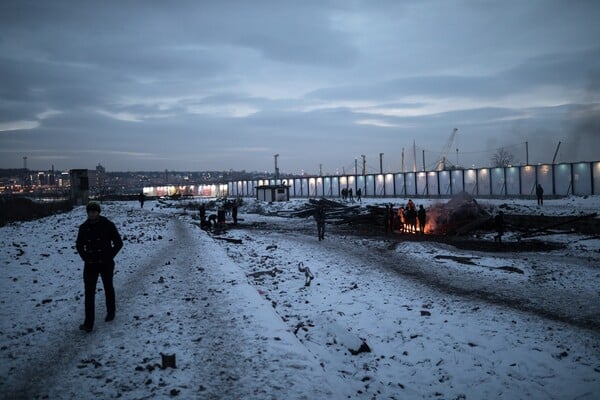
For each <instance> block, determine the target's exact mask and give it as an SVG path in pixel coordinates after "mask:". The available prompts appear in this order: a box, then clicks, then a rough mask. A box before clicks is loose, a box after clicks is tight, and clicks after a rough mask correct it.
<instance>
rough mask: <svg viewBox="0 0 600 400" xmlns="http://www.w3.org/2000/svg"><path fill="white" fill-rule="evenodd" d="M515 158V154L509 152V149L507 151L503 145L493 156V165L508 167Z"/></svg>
mask: <svg viewBox="0 0 600 400" xmlns="http://www.w3.org/2000/svg"><path fill="white" fill-rule="evenodd" d="M514 160H515V156H514V155H513V154H511V153H509V152H508V151H506V149H504V147H501V148H499V149H498V151H496V153H494V155H493V156H492V166H493V167H508V166H509V165H512V163H513V162H514Z"/></svg>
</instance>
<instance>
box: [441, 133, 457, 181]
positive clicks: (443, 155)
mask: <svg viewBox="0 0 600 400" xmlns="http://www.w3.org/2000/svg"><path fill="white" fill-rule="evenodd" d="M456 132H458V129H457V128H454V129H453V130H452V134H451V135H450V139H448V142H447V143H446V145H445V146H444V148H443V149H442V152H441V154H440V159H439V161H438V163H437V170H438V171H443V170H446V169H450V168H449V167H450V166H451V165H452V164H450V163H449V162H448V160H447V159H446V157H447V156H448V152H450V147H452V143H454V139H455V138H456Z"/></svg>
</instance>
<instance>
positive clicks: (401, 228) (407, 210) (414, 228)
mask: <svg viewBox="0 0 600 400" xmlns="http://www.w3.org/2000/svg"><path fill="white" fill-rule="evenodd" d="M426 225H427V211H425V208H424V207H423V205H422V204H421V205H420V206H419V208H418V209H417V206H416V205H415V203H414V202H413V201H412V199H409V200H408V202H407V203H406V205H404V206H400V207H399V208H398V209H397V210H396V209H395V208H394V205H393V204H392V203H389V204H388V205H387V206H386V215H385V231H386V232H387V233H392V232H394V231H398V232H406V233H421V234H423V233H425V226H426Z"/></svg>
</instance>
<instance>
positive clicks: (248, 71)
mask: <svg viewBox="0 0 600 400" xmlns="http://www.w3.org/2000/svg"><path fill="white" fill-rule="evenodd" d="M598 21H600V2H598V1H595V0H591V1H577V0H574V1H535V0H528V1H521V0H517V1H508V0H503V1H426V0H419V1H401V0H389V1H375V0H373V1H359V0H357V1H353V0H339V1H325V0H315V1H311V0H302V1H300V0H299V1H283V0H280V1H275V0H272V1H268V0H265V1H250V0H247V1H242V0H239V1H234V0H231V1H227V0H225V1H223V0H220V1H201V0H194V1H123V0H119V1H82V0H76V1H59V0H52V1H24V0H15V1H12V0H11V1H9V0H2V1H0V79H1V84H0V168H20V167H22V166H23V157H24V156H26V157H27V166H28V167H29V168H30V169H50V168H51V167H52V165H54V166H55V168H56V169H68V168H90V169H93V168H95V166H96V165H97V164H99V163H100V164H102V165H103V166H104V167H105V168H106V169H107V170H108V171H126V170H164V169H169V170H183V171H185V170H188V171H199V170H229V169H234V170H242V169H245V170H247V171H267V170H268V171H272V170H273V169H274V166H273V164H274V154H279V157H278V166H279V168H280V170H281V171H282V172H286V173H300V172H302V171H304V172H306V173H317V172H319V167H320V166H322V171H323V173H336V172H339V173H342V172H346V173H349V172H353V171H354V165H355V159H358V164H359V170H360V164H361V155H362V154H364V155H365V156H366V161H367V172H369V173H371V172H378V171H379V154H380V153H384V155H383V166H384V170H386V171H400V170H401V169H402V151H403V149H404V154H405V157H404V160H405V161H404V163H405V167H406V169H407V170H409V169H410V170H412V167H413V164H414V157H413V153H414V148H413V143H414V144H415V146H416V153H417V164H418V167H419V168H422V165H423V151H425V164H426V168H427V169H429V168H433V167H434V165H435V162H436V160H437V159H439V158H440V157H441V155H442V151H443V149H444V148H445V147H447V146H446V145H447V143H448V141H449V139H450V137H451V134H452V131H453V129H454V128H457V129H458V131H457V135H456V140H455V141H454V142H453V143H452V144H451V145H450V147H449V150H448V159H449V160H450V161H451V162H452V163H454V164H457V163H458V164H459V165H462V166H469V167H470V166H472V165H475V166H476V167H482V166H487V165H489V164H490V160H491V157H492V155H493V154H494V152H495V151H496V150H497V149H498V148H500V147H503V146H506V150H508V151H509V152H511V153H512V154H513V155H514V156H515V161H517V163H525V161H526V151H525V150H526V148H525V142H528V143H529V162H530V163H538V162H550V161H552V158H553V155H554V151H555V149H556V147H557V145H558V142H559V141H560V142H562V143H561V147H560V153H559V156H558V161H561V162H562V161H567V162H568V161H580V160H586V161H591V160H600V23H599V22H598ZM457 149H458V152H457Z"/></svg>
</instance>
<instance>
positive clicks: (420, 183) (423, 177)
mask: <svg viewBox="0 0 600 400" xmlns="http://www.w3.org/2000/svg"><path fill="white" fill-rule="evenodd" d="M416 194H417V195H419V196H425V195H426V194H427V173H426V172H417V189H416Z"/></svg>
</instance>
